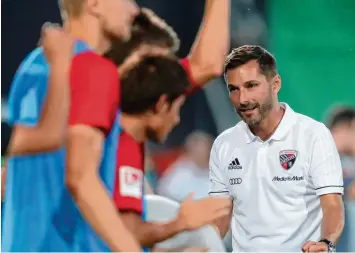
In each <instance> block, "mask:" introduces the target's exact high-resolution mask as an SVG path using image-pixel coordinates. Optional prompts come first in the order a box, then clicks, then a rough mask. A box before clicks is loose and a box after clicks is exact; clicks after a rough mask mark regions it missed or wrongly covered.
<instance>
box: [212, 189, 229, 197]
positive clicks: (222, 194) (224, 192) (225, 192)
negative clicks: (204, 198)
mask: <svg viewBox="0 0 355 253" xmlns="http://www.w3.org/2000/svg"><path fill="white" fill-rule="evenodd" d="M208 195H210V196H229V191H227V190H226V191H210V192H209V193H208Z"/></svg>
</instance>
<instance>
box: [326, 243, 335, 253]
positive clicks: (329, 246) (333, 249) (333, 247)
mask: <svg viewBox="0 0 355 253" xmlns="http://www.w3.org/2000/svg"><path fill="white" fill-rule="evenodd" d="M328 252H336V249H335V246H334V245H333V243H330V244H329V245H328Z"/></svg>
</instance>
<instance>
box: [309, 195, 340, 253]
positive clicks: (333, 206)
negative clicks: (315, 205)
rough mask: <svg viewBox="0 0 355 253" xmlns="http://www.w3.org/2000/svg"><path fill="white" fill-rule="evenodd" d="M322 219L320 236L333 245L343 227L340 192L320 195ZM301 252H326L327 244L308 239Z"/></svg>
mask: <svg viewBox="0 0 355 253" xmlns="http://www.w3.org/2000/svg"><path fill="white" fill-rule="evenodd" d="M320 202H321V207H322V212H323V220H322V238H323V239H326V240H328V241H330V242H331V243H332V244H333V245H336V243H337V242H338V240H339V238H340V236H341V234H342V232H343V229H344V203H343V199H342V197H341V195H340V194H336V193H333V194H325V195H322V196H321V197H320ZM302 251H303V252H327V251H328V245H327V244H326V243H324V242H322V241H320V242H313V241H309V242H307V243H306V244H305V245H304V246H303V247H302Z"/></svg>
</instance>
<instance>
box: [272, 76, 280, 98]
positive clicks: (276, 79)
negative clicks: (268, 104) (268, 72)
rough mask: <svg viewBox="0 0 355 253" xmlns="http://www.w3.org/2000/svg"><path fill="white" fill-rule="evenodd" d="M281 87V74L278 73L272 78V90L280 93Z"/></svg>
mask: <svg viewBox="0 0 355 253" xmlns="http://www.w3.org/2000/svg"><path fill="white" fill-rule="evenodd" d="M280 89H281V76H280V75H276V76H275V77H274V78H273V80H272V92H273V93H274V94H277V93H279V91H280Z"/></svg>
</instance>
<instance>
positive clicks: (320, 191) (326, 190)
mask: <svg viewBox="0 0 355 253" xmlns="http://www.w3.org/2000/svg"><path fill="white" fill-rule="evenodd" d="M331 193H339V194H341V195H343V194H344V187H343V186H342V185H339V186H337V185H329V186H323V187H319V188H316V194H317V195H318V196H321V195H325V194H331Z"/></svg>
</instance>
